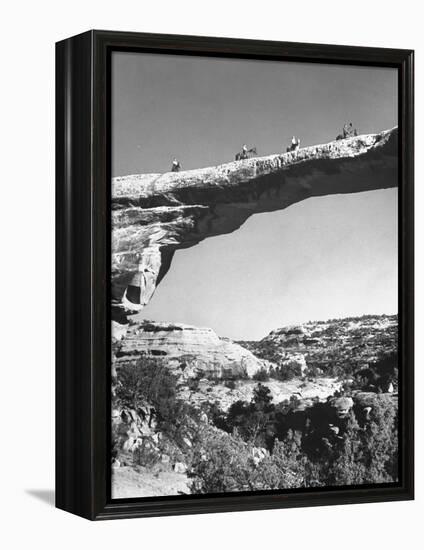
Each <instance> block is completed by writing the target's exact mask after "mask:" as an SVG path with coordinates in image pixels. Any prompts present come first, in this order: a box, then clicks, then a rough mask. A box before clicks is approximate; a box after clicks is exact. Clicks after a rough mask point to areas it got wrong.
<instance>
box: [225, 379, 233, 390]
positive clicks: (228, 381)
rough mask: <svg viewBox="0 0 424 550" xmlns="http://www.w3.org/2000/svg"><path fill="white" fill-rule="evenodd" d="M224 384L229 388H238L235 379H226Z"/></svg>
mask: <svg viewBox="0 0 424 550" xmlns="http://www.w3.org/2000/svg"><path fill="white" fill-rule="evenodd" d="M224 385H225V387H226V388H228V389H229V390H235V389H236V383H235V381H234V380H226V381H225V383H224Z"/></svg>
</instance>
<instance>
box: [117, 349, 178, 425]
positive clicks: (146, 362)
mask: <svg viewBox="0 0 424 550" xmlns="http://www.w3.org/2000/svg"><path fill="white" fill-rule="evenodd" d="M117 378H118V384H117V387H116V391H115V395H116V398H117V399H118V400H119V401H120V403H121V404H122V405H123V406H125V407H129V408H132V409H135V410H138V409H139V408H142V407H143V406H146V405H147V406H149V407H151V408H153V409H154V412H155V415H156V418H157V421H158V423H159V424H160V427H161V429H162V431H163V432H167V433H172V432H174V431H175V430H176V429H177V428H178V427H179V426H180V425H181V424H183V423H184V422H185V421H186V417H187V414H188V412H189V407H188V406H187V405H186V404H185V403H184V402H182V401H180V400H178V399H177V392H176V385H177V379H176V377H175V376H174V375H173V374H172V373H171V372H169V369H168V367H167V366H166V364H165V363H164V362H163V360H161V359H159V358H150V357H142V358H141V359H139V360H138V361H137V362H136V363H129V364H127V365H125V366H123V367H121V368H120V369H119V370H118V374H117Z"/></svg>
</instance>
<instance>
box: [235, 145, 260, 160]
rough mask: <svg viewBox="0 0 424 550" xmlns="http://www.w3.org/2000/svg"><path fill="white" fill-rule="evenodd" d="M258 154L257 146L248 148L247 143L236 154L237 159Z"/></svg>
mask: <svg viewBox="0 0 424 550" xmlns="http://www.w3.org/2000/svg"><path fill="white" fill-rule="evenodd" d="M256 154H257V153H256V147H252V148H250V149H248V148H247V145H243V147H242V149H241V151H240V152H239V153H237V154H236V160H245V159H248V158H250V157H251V156H253V155H256Z"/></svg>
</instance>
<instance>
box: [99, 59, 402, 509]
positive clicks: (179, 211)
mask: <svg viewBox="0 0 424 550" xmlns="http://www.w3.org/2000/svg"><path fill="white" fill-rule="evenodd" d="M398 180H399V172H398V70H397V69H396V68H390V67H373V66H359V65H352V64H350V65H348V64H346V65H343V64H323V63H307V62H295V61H287V62H284V61H267V60H261V61H258V60H254V59H236V58H234V59H232V58H219V57H202V56H186V55H166V54H157V53H139V52H119V51H116V52H113V54H112V61H111V182H110V185H111V254H110V259H111V267H110V269H111V271H110V278H111V280H110V297H111V304H110V308H111V325H112V326H111V342H110V346H111V365H110V368H111V373H112V374H111V388H110V390H111V393H110V399H111V448H110V453H111V456H110V462H111V480H110V483H111V496H112V499H132V498H143V497H160V496H173V495H174V496H178V495H205V494H227V493H240V492H243V493H246V492H248V493H249V492H270V491H271V492H272V491H278V492H279V493H281V492H285V491H287V492H290V491H302V490H305V489H313V488H317V489H319V488H321V489H327V488H339V487H367V486H386V485H387V486H390V485H395V484H397V483H398V481H399V464H398V462H399V461H398V452H399V426H398V391H399V369H400V368H401V365H400V362H399V361H398V352H399V350H398V304H399V293H398V264H399V252H398Z"/></svg>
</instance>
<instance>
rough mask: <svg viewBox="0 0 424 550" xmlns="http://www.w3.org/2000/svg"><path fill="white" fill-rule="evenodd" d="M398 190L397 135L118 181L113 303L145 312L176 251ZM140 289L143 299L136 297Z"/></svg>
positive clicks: (114, 212) (114, 201) (114, 190)
mask: <svg viewBox="0 0 424 550" xmlns="http://www.w3.org/2000/svg"><path fill="white" fill-rule="evenodd" d="M396 185H397V129H393V130H388V131H385V132H382V133H380V134H374V135H366V136H358V137H356V138H350V139H345V140H340V141H335V142H331V143H328V144H325V145H317V146H314V147H306V148H304V149H300V150H298V151H295V152H291V153H285V154H280V155H271V156H267V157H258V158H252V159H247V160H242V161H238V162H230V163H228V164H223V165H221V166H215V167H209V168H201V169H198V170H189V171H185V172H178V173H166V174H143V175H131V176H125V177H118V178H115V179H114V180H113V182H112V227H113V234H112V299H113V303H114V305H115V306H117V307H118V308H120V307H121V308H124V309H125V310H129V311H138V310H140V309H141V308H142V307H143V306H144V305H146V304H147V303H148V302H149V300H150V298H151V297H152V295H153V293H154V291H155V288H156V286H157V285H158V284H159V283H160V281H161V279H162V278H163V277H164V275H165V274H166V272H167V271H168V269H169V267H170V264H171V261H172V257H173V254H174V252H175V250H177V249H180V248H188V247H191V246H194V245H196V244H197V243H199V242H200V241H202V240H203V239H205V238H207V237H212V236H214V235H221V234H225V233H231V232H233V231H234V230H236V229H238V228H239V227H240V226H241V225H242V224H243V223H244V222H245V221H246V219H247V218H248V217H249V216H251V215H252V214H255V213H259V212H270V211H275V210H281V209H284V208H287V207H288V206H290V205H291V204H294V203H296V202H299V201H302V200H304V199H307V198H309V197H317V196H322V195H329V194H336V193H356V192H361V191H369V190H373V189H382V188H388V187H395V186H396ZM134 278H135V279H136V281H135V282H134ZM132 285H135V286H136V287H137V288H138V289H139V291H138V292H135V293H134V292H131V293H130V292H128V289H129V287H131V286H132Z"/></svg>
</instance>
